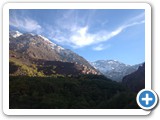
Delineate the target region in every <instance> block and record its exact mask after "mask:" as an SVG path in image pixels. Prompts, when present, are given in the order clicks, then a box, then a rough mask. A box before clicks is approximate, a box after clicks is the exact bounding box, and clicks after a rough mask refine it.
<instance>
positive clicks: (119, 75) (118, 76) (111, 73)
mask: <svg viewBox="0 0 160 120" xmlns="http://www.w3.org/2000/svg"><path fill="white" fill-rule="evenodd" d="M91 65H93V66H94V68H95V69H97V70H99V71H100V72H101V73H102V74H103V75H105V76H106V77H107V78H110V79H112V80H114V81H118V82H119V81H121V80H122V79H123V77H124V76H126V75H128V74H130V73H133V72H134V71H136V70H137V69H138V67H139V66H140V65H141V64H137V65H126V64H124V63H121V62H119V61H116V60H97V61H95V62H91Z"/></svg>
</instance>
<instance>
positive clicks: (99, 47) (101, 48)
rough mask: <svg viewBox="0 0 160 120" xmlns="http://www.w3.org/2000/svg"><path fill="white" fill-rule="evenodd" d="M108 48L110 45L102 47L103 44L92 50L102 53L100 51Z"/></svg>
mask: <svg viewBox="0 0 160 120" xmlns="http://www.w3.org/2000/svg"><path fill="white" fill-rule="evenodd" d="M109 47H110V45H107V46H104V45H103V44H99V45H97V46H95V47H93V50H95V51H102V50H105V49H107V48H109Z"/></svg>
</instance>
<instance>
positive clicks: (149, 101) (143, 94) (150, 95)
mask: <svg viewBox="0 0 160 120" xmlns="http://www.w3.org/2000/svg"><path fill="white" fill-rule="evenodd" d="M137 103H138V105H139V106H140V107H141V108H142V109H144V110H150V109H152V108H154V107H155V106H156V104H157V94H156V93H155V92H154V91H153V90H147V89H143V90H141V91H140V92H139V93H138V94H137Z"/></svg>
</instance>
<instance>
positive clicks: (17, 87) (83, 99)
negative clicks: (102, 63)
mask: <svg viewBox="0 0 160 120" xmlns="http://www.w3.org/2000/svg"><path fill="white" fill-rule="evenodd" d="M9 107H10V109H124V108H129V109H132V108H138V106H137V104H136V94H135V93H132V92H129V91H128V90H127V89H126V88H125V87H123V86H122V85H121V84H120V83H117V82H113V81H111V80H109V79H107V78H105V77H103V76H96V75H83V76H77V77H63V76H61V77H54V76H53V77H27V76H10V81H9Z"/></svg>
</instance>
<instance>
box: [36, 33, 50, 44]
mask: <svg viewBox="0 0 160 120" xmlns="http://www.w3.org/2000/svg"><path fill="white" fill-rule="evenodd" d="M38 36H39V37H41V38H42V39H43V40H45V41H47V42H49V43H51V44H53V43H52V42H51V41H50V40H49V39H48V38H46V37H44V36H42V35H38Z"/></svg>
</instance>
